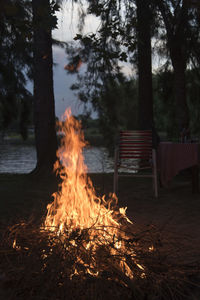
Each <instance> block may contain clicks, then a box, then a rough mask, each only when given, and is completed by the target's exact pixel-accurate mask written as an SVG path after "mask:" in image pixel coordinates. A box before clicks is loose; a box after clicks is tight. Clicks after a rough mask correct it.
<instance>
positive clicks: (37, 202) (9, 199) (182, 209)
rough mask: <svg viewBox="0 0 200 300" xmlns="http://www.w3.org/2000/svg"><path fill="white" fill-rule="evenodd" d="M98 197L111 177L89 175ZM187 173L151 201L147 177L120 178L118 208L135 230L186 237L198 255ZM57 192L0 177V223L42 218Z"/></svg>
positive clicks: (198, 226)
mask: <svg viewBox="0 0 200 300" xmlns="http://www.w3.org/2000/svg"><path fill="white" fill-rule="evenodd" d="M91 178H92V180H93V183H94V185H95V188H96V191H97V193H99V194H101V195H102V194H106V195H107V194H108V193H109V192H112V183H113V175H112V174H91ZM190 179H191V178H190V174H189V173H184V174H182V175H179V176H177V177H176V178H175V179H174V180H173V181H172V182H171V185H170V187H169V188H168V189H166V188H160V189H159V197H158V199H155V197H154V194H153V190H152V182H151V179H149V178H127V177H121V178H120V181H119V194H118V196H119V206H122V207H127V214H128V216H129V217H130V218H131V220H133V222H134V224H135V228H141V227H144V226H147V225H149V224H151V225H154V226H157V227H158V228H159V229H160V230H163V231H165V232H168V233H173V234H174V235H178V236H179V237H185V238H186V237H187V239H189V240H193V242H191V243H192V244H191V246H192V247H193V245H194V244H195V248H196V250H198V251H199V254H200V218H199V211H200V194H192V186H191V180H190ZM56 189H57V187H56V183H55V182H52V180H47V179H46V180H44V179H35V178H32V177H29V176H27V175H8V174H2V175H0V195H1V200H0V220H1V221H0V224H1V226H4V225H5V224H7V223H9V222H16V221H17V220H19V219H22V218H26V219H28V218H29V217H34V218H37V219H38V220H39V219H40V218H42V217H43V216H44V215H45V212H46V205H47V204H48V203H49V202H50V201H51V200H52V198H51V195H52V193H53V192H55V191H56Z"/></svg>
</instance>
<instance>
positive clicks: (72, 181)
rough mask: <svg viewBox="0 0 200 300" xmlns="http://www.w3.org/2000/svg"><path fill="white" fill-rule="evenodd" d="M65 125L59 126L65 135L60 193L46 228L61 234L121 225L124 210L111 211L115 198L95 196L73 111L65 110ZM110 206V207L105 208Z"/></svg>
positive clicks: (57, 166)
mask: <svg viewBox="0 0 200 300" xmlns="http://www.w3.org/2000/svg"><path fill="white" fill-rule="evenodd" d="M63 120H64V122H60V123H59V129H60V133H61V134H62V135H63V138H62V142H61V147H60V148H59V150H58V151H57V156H58V159H59V160H58V161H57V163H56V164H55V170H56V171H57V172H59V166H60V164H59V161H61V163H62V166H63V170H62V171H61V174H60V176H61V178H62V184H61V191H60V192H56V193H55V194H54V195H53V197H54V202H53V203H51V204H49V205H48V206H47V209H48V213H47V216H46V220H45V225H46V226H48V227H49V226H50V227H52V228H56V230H58V231H59V232H62V231H63V230H64V229H65V227H66V226H67V227H68V226H70V228H71V229H72V230H73V229H77V228H80V229H84V228H89V227H92V226H93V225H94V224H95V226H115V227H116V226H119V220H117V219H116V215H119V214H121V217H122V216H124V215H125V212H124V210H120V213H119V211H118V213H117V212H116V211H114V210H112V209H111V204H112V203H113V201H116V200H117V199H116V196H115V195H112V197H111V199H110V200H109V201H106V200H105V198H104V197H103V198H102V199H100V198H98V197H97V196H96V193H95V190H94V187H93V184H92V181H91V180H90V178H89V177H88V176H87V166H86V165H85V163H84V157H83V147H85V145H86V142H85V141H84V136H83V132H82V130H81V125H80V123H79V122H78V121H77V120H76V119H75V118H73V116H72V115H71V112H70V110H66V112H65V114H64V118H63ZM106 206H107V207H106ZM118 219H119V217H118Z"/></svg>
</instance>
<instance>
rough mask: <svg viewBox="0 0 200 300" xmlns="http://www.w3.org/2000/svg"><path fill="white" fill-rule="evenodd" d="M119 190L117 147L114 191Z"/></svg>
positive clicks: (116, 150)
mask: <svg viewBox="0 0 200 300" xmlns="http://www.w3.org/2000/svg"><path fill="white" fill-rule="evenodd" d="M117 190H118V149H115V160H114V182H113V193H114V194H117Z"/></svg>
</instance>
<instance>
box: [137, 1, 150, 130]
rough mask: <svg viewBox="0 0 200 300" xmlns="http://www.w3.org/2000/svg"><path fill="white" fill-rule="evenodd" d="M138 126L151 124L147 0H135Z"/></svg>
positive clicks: (145, 126)
mask: <svg viewBox="0 0 200 300" xmlns="http://www.w3.org/2000/svg"><path fill="white" fill-rule="evenodd" d="M136 3H137V41H138V75H139V78H138V90H139V128H140V129H151V128H152V126H153V92H152V61H151V11H150V8H149V5H150V1H149V0H137V1H136Z"/></svg>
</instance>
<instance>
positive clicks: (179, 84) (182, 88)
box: [170, 43, 189, 133]
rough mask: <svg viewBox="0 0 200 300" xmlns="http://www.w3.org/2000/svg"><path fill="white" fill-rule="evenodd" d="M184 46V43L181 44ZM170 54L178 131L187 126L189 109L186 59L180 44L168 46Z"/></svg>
mask: <svg viewBox="0 0 200 300" xmlns="http://www.w3.org/2000/svg"><path fill="white" fill-rule="evenodd" d="M183 46H184V45H183ZM170 56H171V60H172V65H173V69H174V98H175V103H176V124H177V130H178V133H180V132H181V131H182V130H183V128H188V127H189V111H188V106H187V92H186V76H185V72H186V59H185V58H184V51H183V49H181V46H180V45H179V46H178V45H177V43H174V46H173V47H171V48H170Z"/></svg>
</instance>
